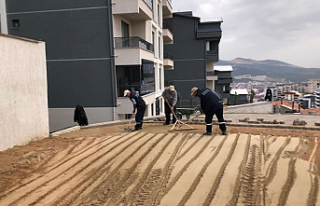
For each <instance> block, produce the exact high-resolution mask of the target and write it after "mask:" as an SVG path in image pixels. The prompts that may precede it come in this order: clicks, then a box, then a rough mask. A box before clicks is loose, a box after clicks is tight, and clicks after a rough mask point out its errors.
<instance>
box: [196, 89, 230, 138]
mask: <svg viewBox="0 0 320 206" xmlns="http://www.w3.org/2000/svg"><path fill="white" fill-rule="evenodd" d="M191 95H194V96H195V97H197V100H200V104H198V108H199V110H200V111H201V113H204V114H205V115H206V118H205V121H206V124H207V128H206V129H207V132H206V133H204V135H212V118H213V115H214V114H215V115H216V116H217V118H218V121H219V128H220V130H221V131H222V134H223V135H226V134H227V128H226V124H225V122H224V119H223V103H222V102H221V99H220V97H219V96H218V95H217V93H215V92H214V91H212V90H211V89H208V88H206V89H198V88H197V87H193V88H192V89H191Z"/></svg>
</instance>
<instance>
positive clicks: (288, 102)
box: [272, 99, 302, 110]
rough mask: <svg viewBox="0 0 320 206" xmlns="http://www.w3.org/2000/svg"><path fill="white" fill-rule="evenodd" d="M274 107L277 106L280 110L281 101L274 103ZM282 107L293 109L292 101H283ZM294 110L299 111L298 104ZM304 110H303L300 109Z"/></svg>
mask: <svg viewBox="0 0 320 206" xmlns="http://www.w3.org/2000/svg"><path fill="white" fill-rule="evenodd" d="M272 105H276V106H277V107H278V108H279V109H280V105H281V101H277V102H272ZM282 105H284V106H287V107H290V108H292V101H288V100H286V99H284V100H283V101H282ZM294 109H295V110H299V104H298V103H297V102H295V103H294ZM300 109H302V108H300Z"/></svg>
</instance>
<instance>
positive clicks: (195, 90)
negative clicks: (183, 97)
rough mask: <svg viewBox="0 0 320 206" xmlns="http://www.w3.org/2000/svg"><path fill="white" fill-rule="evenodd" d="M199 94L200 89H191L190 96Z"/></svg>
mask: <svg viewBox="0 0 320 206" xmlns="http://www.w3.org/2000/svg"><path fill="white" fill-rule="evenodd" d="M197 92H198V87H193V88H192V89H191V94H190V95H193V96H196V94H197Z"/></svg>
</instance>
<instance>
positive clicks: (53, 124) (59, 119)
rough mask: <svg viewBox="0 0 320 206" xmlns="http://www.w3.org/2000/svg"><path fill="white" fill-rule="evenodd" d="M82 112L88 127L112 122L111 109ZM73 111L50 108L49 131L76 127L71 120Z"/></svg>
mask: <svg viewBox="0 0 320 206" xmlns="http://www.w3.org/2000/svg"><path fill="white" fill-rule="evenodd" d="M128 100H129V99H128ZM84 110H85V112H86V115H87V117H88V122H89V125H90V124H95V123H100V122H108V121H113V120H114V119H113V116H114V114H113V112H114V110H113V108H112V107H84ZM74 111H75V108H50V109H49V119H50V131H51V132H54V131H58V130H61V128H69V127H73V126H77V125H78V123H77V122H74V119H73V118H74ZM131 111H132V110H131Z"/></svg>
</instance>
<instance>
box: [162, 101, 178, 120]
mask: <svg viewBox="0 0 320 206" xmlns="http://www.w3.org/2000/svg"><path fill="white" fill-rule="evenodd" d="M164 112H165V113H166V123H167V124H170V114H171V109H170V107H169V105H168V104H167V103H165V107H164ZM173 112H174V114H177V106H174V107H173ZM172 116H173V117H172V123H173V124H174V123H176V118H175V116H174V115H172Z"/></svg>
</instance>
